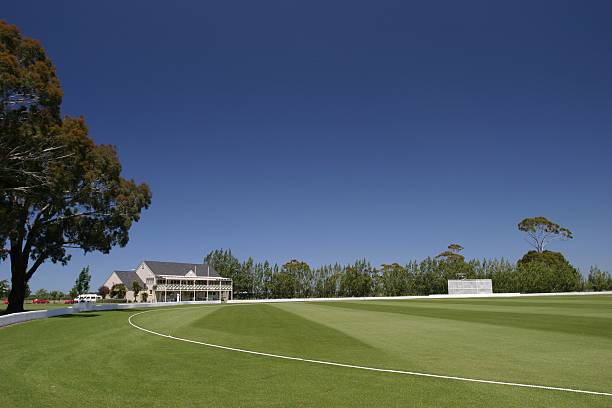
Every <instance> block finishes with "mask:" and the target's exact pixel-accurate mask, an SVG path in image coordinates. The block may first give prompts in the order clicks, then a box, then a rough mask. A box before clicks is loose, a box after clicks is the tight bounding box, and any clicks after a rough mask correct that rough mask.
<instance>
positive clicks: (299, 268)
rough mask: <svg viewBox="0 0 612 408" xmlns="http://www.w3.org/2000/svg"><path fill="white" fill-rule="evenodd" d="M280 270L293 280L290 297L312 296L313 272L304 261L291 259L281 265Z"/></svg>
mask: <svg viewBox="0 0 612 408" xmlns="http://www.w3.org/2000/svg"><path fill="white" fill-rule="evenodd" d="M281 272H282V273H286V274H288V275H290V276H291V277H292V278H293V280H294V281H295V293H294V294H293V296H291V297H300V298H306V297H311V296H312V294H313V293H314V287H313V283H314V282H313V279H312V277H313V273H312V270H311V269H310V266H309V265H308V264H307V263H306V262H303V261H298V260H297V259H292V260H291V261H289V262H287V263H285V264H284V265H283V267H282V270H281Z"/></svg>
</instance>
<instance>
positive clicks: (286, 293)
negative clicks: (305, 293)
mask: <svg viewBox="0 0 612 408" xmlns="http://www.w3.org/2000/svg"><path fill="white" fill-rule="evenodd" d="M269 285H270V293H271V295H272V297H273V298H276V299H288V298H293V297H295V294H296V293H297V287H298V282H297V280H296V278H295V276H293V275H292V274H290V273H289V272H287V271H281V272H278V273H275V274H274V275H273V276H272V278H271V279H270V283H269Z"/></svg>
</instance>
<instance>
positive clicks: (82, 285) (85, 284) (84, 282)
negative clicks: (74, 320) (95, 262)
mask: <svg viewBox="0 0 612 408" xmlns="http://www.w3.org/2000/svg"><path fill="white" fill-rule="evenodd" d="M90 281H91V274H90V273H89V265H87V266H86V267H85V268H83V269H81V272H80V273H79V276H78V277H77V279H76V281H75V282H74V287H73V289H74V293H76V294H77V296H78V295H82V294H83V293H89V282H90ZM71 293H72V291H71Z"/></svg>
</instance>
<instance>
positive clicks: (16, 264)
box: [6, 242, 28, 313]
mask: <svg viewBox="0 0 612 408" xmlns="http://www.w3.org/2000/svg"><path fill="white" fill-rule="evenodd" d="M16 248H17V246H16V245H14V243H13V242H12V243H11V255H10V258H11V292H10V293H9V297H8V302H9V304H8V307H7V308H6V312H7V313H17V312H23V310H24V309H23V302H24V301H25V289H26V269H27V267H28V263H27V262H23V257H22V254H21V253H20V251H18V250H16Z"/></svg>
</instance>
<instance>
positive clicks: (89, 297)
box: [74, 293, 102, 303]
mask: <svg viewBox="0 0 612 408" xmlns="http://www.w3.org/2000/svg"><path fill="white" fill-rule="evenodd" d="M98 299H102V296H100V295H96V294H95V293H84V294H82V295H79V296H77V297H76V298H75V299H74V301H75V302H77V303H83V302H96V301H98Z"/></svg>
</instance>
